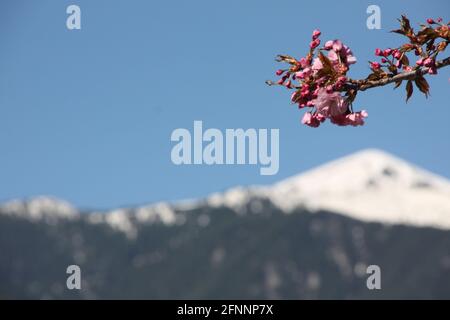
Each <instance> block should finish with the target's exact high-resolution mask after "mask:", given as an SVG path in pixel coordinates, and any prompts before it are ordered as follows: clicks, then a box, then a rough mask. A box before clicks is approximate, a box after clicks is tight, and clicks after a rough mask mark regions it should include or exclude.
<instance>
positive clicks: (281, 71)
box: [276, 69, 284, 76]
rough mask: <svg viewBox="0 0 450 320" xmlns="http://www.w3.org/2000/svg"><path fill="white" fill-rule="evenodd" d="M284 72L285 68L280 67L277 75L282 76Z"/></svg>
mask: <svg viewBox="0 0 450 320" xmlns="http://www.w3.org/2000/svg"><path fill="white" fill-rule="evenodd" d="M283 73H284V70H281V69H279V70H277V72H276V75H277V76H281V75H282V74H283Z"/></svg>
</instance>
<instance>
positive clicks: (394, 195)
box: [207, 149, 450, 229]
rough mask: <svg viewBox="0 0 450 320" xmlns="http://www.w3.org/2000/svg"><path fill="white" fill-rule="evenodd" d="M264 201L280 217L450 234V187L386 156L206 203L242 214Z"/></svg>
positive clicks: (374, 154) (366, 153) (355, 159)
mask: <svg viewBox="0 0 450 320" xmlns="http://www.w3.org/2000/svg"><path fill="white" fill-rule="evenodd" d="M255 197H256V198H258V197H259V198H267V199H270V201H271V202H272V203H273V204H275V205H276V206H277V207H279V208H280V209H282V210H283V211H285V212H287V213H288V212H290V211H292V210H293V209H295V208H297V207H306V208H308V209H310V210H312V211H316V210H321V209H322V210H329V211H331V212H338V213H341V214H343V215H347V216H350V217H352V218H356V219H360V220H363V221H374V222H382V223H396V224H409V225H417V226H432V227H438V228H443V229H450V181H449V180H447V179H445V178H442V177H439V176H437V175H435V174H433V173H430V172H427V171H425V170H423V169H420V168H418V167H416V166H414V165H412V164H410V163H408V162H406V161H404V160H401V159H399V158H397V157H395V156H392V155H390V154H388V153H386V152H383V151H380V150H376V149H367V150H363V151H360V152H357V153H355V154H352V155H350V156H347V157H344V158H341V159H338V160H335V161H332V162H329V163H327V164H325V165H322V166H319V167H317V168H315V169H312V170H310V171H307V172H305V173H302V174H299V175H297V176H294V177H291V178H288V179H286V180H283V181H281V182H279V183H276V184H275V185H273V186H268V187H250V188H242V187H238V188H232V189H230V190H228V191H226V192H225V193H216V194H213V195H212V196H211V197H209V198H208V199H207V201H208V203H209V204H210V205H212V206H229V207H232V208H235V210H238V211H239V210H245V204H246V203H247V202H248V201H249V199H251V198H255Z"/></svg>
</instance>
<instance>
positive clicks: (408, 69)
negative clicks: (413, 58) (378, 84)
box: [403, 66, 413, 72]
mask: <svg viewBox="0 0 450 320" xmlns="http://www.w3.org/2000/svg"><path fill="white" fill-rule="evenodd" d="M403 70H405V71H406V72H410V71H412V70H413V68H412V67H411V66H404V67H403Z"/></svg>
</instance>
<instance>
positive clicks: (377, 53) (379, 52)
mask: <svg viewBox="0 0 450 320" xmlns="http://www.w3.org/2000/svg"><path fill="white" fill-rule="evenodd" d="M375 55H376V56H381V55H383V51H381V49H379V48H376V49H375Z"/></svg>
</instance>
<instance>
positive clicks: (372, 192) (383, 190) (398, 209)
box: [0, 149, 450, 238]
mask: <svg viewBox="0 0 450 320" xmlns="http://www.w3.org/2000/svg"><path fill="white" fill-rule="evenodd" d="M262 200H264V201H270V202H272V203H273V204H274V205H275V206H277V207H278V208H280V209H281V210H283V211H284V212H286V213H290V212H291V211H292V210H294V209H295V208H297V207H306V208H308V209H309V210H311V211H313V212H314V211H317V210H321V209H324V210H328V211H331V212H336V213H340V214H342V215H346V216H349V217H352V218H356V219H359V220H363V221H374V222H382V223H389V224H408V225H416V226H431V227H437V228H442V229H450V181H448V180H447V179H445V178H442V177H439V176H437V175H434V174H432V173H430V172H427V171H425V170H422V169H420V168H418V167H416V166H414V165H411V164H409V163H407V162H405V161H404V160H401V159H399V158H397V157H395V156H392V155H390V154H388V153H386V152H383V151H380V150H374V149H368V150H363V151H360V152H357V153H355V154H352V155H349V156H347V157H344V158H341V159H338V160H334V161H331V162H329V163H327V164H325V165H322V166H319V167H317V168H315V169H312V170H310V171H307V172H305V173H302V174H299V175H296V176H293V177H291V178H288V179H286V180H283V181H280V182H278V183H276V184H274V185H271V186H251V187H242V186H238V187H235V188H231V189H229V190H227V191H225V192H222V193H213V194H211V195H210V196H208V197H207V198H205V199H200V200H189V201H179V202H175V203H172V204H168V203H164V202H160V203H156V204H151V205H147V206H142V207H137V208H119V209H114V210H111V211H108V212H91V213H89V214H88V216H87V219H88V221H89V222H91V223H107V224H108V225H110V226H111V227H112V228H114V229H116V230H118V231H122V232H124V233H126V234H127V236H129V237H131V238H133V237H135V236H136V233H137V228H136V224H137V223H154V222H160V223H163V224H166V225H172V224H175V223H183V219H184V216H183V215H180V214H178V213H176V211H185V210H191V209H194V208H196V207H203V206H210V207H221V206H225V207H229V208H231V209H233V210H234V211H236V212H237V213H238V214H245V213H246V212H247V210H248V209H250V210H251V211H252V212H254V213H257V212H259V211H262V210H263V209H264V204H263V202H262ZM0 213H4V214H10V215H17V216H22V217H28V218H30V219H32V220H38V219H42V218H45V219H46V220H47V221H49V220H51V221H55V219H56V220H57V218H69V219H71V218H75V217H78V216H79V213H78V211H77V210H76V209H75V208H74V207H73V206H71V205H70V204H69V203H67V202H65V201H62V200H58V199H55V198H52V197H36V198H33V199H31V200H28V201H19V200H13V201H10V202H7V203H5V204H3V205H0Z"/></svg>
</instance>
